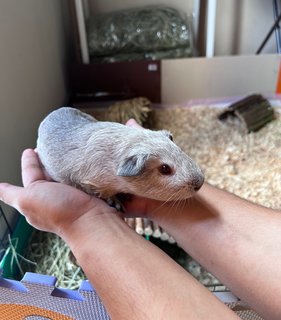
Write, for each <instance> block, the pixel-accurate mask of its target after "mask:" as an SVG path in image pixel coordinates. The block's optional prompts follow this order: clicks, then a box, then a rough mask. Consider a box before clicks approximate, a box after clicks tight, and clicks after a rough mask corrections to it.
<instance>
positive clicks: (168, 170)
mask: <svg viewBox="0 0 281 320" xmlns="http://www.w3.org/2000/svg"><path fill="white" fill-rule="evenodd" d="M159 171H160V173H161V174H164V175H169V174H171V173H172V169H171V167H170V166H169V165H167V164H162V165H161V166H160V167H159Z"/></svg>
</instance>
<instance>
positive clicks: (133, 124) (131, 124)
mask: <svg viewBox="0 0 281 320" xmlns="http://www.w3.org/2000/svg"><path fill="white" fill-rule="evenodd" d="M126 126H128V127H134V128H140V129H143V127H142V126H140V125H139V124H138V123H137V122H136V120H135V119H129V120H128V121H127V122H126Z"/></svg>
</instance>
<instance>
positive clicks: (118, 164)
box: [37, 107, 204, 201]
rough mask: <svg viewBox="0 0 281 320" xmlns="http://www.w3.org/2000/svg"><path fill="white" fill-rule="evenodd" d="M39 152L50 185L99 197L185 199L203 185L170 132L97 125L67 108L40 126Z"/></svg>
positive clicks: (45, 120) (100, 123) (198, 170)
mask: <svg viewBox="0 0 281 320" xmlns="http://www.w3.org/2000/svg"><path fill="white" fill-rule="evenodd" d="M37 150H38V155H39V158H40V161H41V162H42V165H43V167H44V169H45V170H46V172H47V173H48V175H49V176H50V177H51V178H52V179H53V180H54V181H57V182H62V183H65V184H69V185H72V186H75V187H77V188H79V189H82V190H84V191H85V192H87V193H89V194H93V195H96V196H98V197H100V198H103V199H108V198H112V197H114V196H116V195H117V194H120V193H129V194H133V195H138V196H142V197H146V198H151V199H156V200H162V201H170V200H183V199H186V198H189V197H191V196H192V195H193V194H194V193H195V192H196V191H197V190H199V189H200V187H201V186H202V184H203V181H204V176H203V173H202V171H201V169H200V167H199V166H198V165H197V164H196V163H195V162H194V161H193V160H192V159H191V158H190V157H189V156H188V155H187V154H186V153H184V152H183V151H182V150H181V149H180V148H179V147H178V146H177V145H176V144H175V143H174V142H173V141H172V138H171V134H170V133H169V132H167V131H165V130H163V131H152V130H148V129H142V128H135V127H130V126H125V125H122V124H119V123H114V122H105V121H97V120H96V119H95V118H93V117H92V116H90V115H88V114H86V113H83V112H81V111H79V110H78V109H75V108H71V107H62V108H59V109H57V110H55V111H53V112H51V113H50V114H49V115H47V117H46V118H45V119H44V120H43V121H42V122H41V124H40V126H39V130H38V139H37Z"/></svg>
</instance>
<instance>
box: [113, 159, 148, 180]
mask: <svg viewBox="0 0 281 320" xmlns="http://www.w3.org/2000/svg"><path fill="white" fill-rule="evenodd" d="M147 159H148V155H147V154H136V155H133V156H130V157H128V158H126V159H125V160H124V161H123V162H122V163H121V164H120V166H119V167H118V169H117V175H118V176H122V177H134V176H139V175H140V174H141V173H142V172H143V170H144V168H145V164H146V161H147Z"/></svg>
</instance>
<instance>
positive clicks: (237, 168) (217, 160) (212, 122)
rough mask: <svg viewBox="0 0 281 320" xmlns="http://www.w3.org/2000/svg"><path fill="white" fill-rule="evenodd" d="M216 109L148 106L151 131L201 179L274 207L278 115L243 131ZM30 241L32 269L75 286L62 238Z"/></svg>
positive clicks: (279, 178) (280, 148) (280, 157)
mask: <svg viewBox="0 0 281 320" xmlns="http://www.w3.org/2000/svg"><path fill="white" fill-rule="evenodd" d="M220 112H221V110H220V109H217V108H210V107H209V106H196V107H192V108H177V107H174V108H170V109H154V110H153V111H152V112H151V113H150V121H151V124H152V126H153V129H163V128H165V129H167V130H170V131H171V132H172V133H173V135H174V139H175V142H176V143H177V144H178V145H179V146H180V147H181V148H182V149H183V150H184V151H185V152H187V153H188V154H189V155H190V156H191V157H192V158H193V159H194V160H196V161H197V162H198V163H199V164H200V165H201V167H202V169H203V170H204V172H205V177H206V181H208V182H209V183H211V184H212V185H214V186H217V187H219V188H221V189H225V190H228V191H229V192H232V193H235V194H237V195H239V196H241V197H243V198H246V199H248V200H250V201H253V202H255V203H258V204H261V205H264V206H267V207H271V208H275V209H280V208H281V200H280V194H281V170H280V168H281V116H280V114H279V113H277V115H276V120H274V121H272V122H270V123H268V124H267V125H266V126H265V127H263V128H262V129H261V130H260V131H258V132H255V133H250V134H247V130H246V128H245V127H243V126H241V125H240V124H239V123H238V124H237V123H236V122H235V121H234V122H228V123H224V122H220V121H219V120H218V119H217V115H218V114H219V113H220ZM91 114H93V115H94V116H96V117H97V118H98V119H100V120H108V113H107V112H105V111H102V112H101V111H100V110H99V111H95V110H92V111H91ZM156 229H157V228H156ZM144 230H145V229H144ZM40 237H41V238H40ZM168 238H169V236H168ZM31 242H32V244H31V246H30V249H29V253H28V254H27V258H28V259H29V260H31V261H36V262H37V267H36V269H35V270H34V271H35V272H38V273H44V274H52V275H55V276H56V277H57V278H58V285H59V286H62V287H67V288H77V287H78V286H79V283H80V281H81V280H82V279H84V277H85V276H84V275H83V273H82V271H81V270H80V268H79V267H78V266H77V265H76V264H75V262H73V260H72V259H71V254H70V250H69V248H68V247H67V246H66V245H65V244H64V242H63V241H62V240H60V239H59V238H58V237H56V236H54V235H52V234H46V233H43V234H42V233H40V232H37V233H36V236H35V237H34V238H33V239H32V240H31ZM181 264H182V263H181ZM185 268H186V269H187V270H188V271H189V272H190V273H191V274H193V276H194V277H195V278H197V279H198V280H199V281H201V282H202V283H204V284H205V285H210V284H216V283H218V281H217V279H215V278H214V277H213V276H212V275H211V274H209V273H207V272H206V271H205V270H204V269H203V268H202V267H201V266H200V265H198V264H197V263H196V262H195V261H193V260H192V259H190V258H189V257H188V258H187V260H186V262H185Z"/></svg>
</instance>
